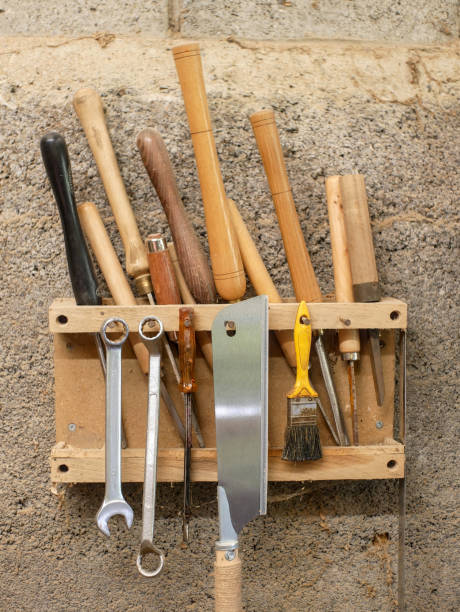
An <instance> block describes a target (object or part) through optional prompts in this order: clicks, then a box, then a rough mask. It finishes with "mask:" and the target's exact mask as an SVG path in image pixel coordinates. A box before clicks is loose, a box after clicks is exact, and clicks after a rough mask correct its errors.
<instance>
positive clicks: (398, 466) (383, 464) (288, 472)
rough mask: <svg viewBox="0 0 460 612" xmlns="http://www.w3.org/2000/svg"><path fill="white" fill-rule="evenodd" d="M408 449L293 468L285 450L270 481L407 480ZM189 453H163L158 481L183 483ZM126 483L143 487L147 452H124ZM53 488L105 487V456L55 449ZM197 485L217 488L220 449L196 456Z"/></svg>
mask: <svg viewBox="0 0 460 612" xmlns="http://www.w3.org/2000/svg"><path fill="white" fill-rule="evenodd" d="M404 459H405V457H404V446H403V445H402V444H398V443H396V442H395V443H394V444H391V445H386V446H383V445H382V446H381V445H379V446H359V447H335V446H334V447H332V446H325V447H323V459H321V460H320V461H313V462H305V463H290V462H287V461H283V460H282V459H281V449H270V450H269V461H268V464H269V469H268V478H269V480H270V481H297V480H361V479H385V478H403V477H404ZM183 470H184V464H183V451H182V450H181V449H160V450H159V452H158V473H157V474H158V481H159V482H180V481H182V477H183ZM122 472H123V481H124V482H142V481H143V474H144V449H138V448H134V449H132V448H130V449H126V450H124V451H123V452H122ZM51 478H52V481H53V482H72V483H76V482H104V478H105V476H104V450H103V449H76V448H58V447H55V448H53V450H52V453H51ZM192 480H193V481H195V482H198V481H201V482H216V481H217V461H216V451H215V449H193V450H192Z"/></svg>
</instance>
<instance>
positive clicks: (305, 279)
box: [250, 110, 349, 446]
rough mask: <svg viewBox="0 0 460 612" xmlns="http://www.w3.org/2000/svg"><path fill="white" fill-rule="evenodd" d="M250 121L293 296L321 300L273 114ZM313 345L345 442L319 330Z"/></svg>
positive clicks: (344, 442)
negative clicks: (269, 192) (276, 220)
mask: <svg viewBox="0 0 460 612" xmlns="http://www.w3.org/2000/svg"><path fill="white" fill-rule="evenodd" d="M250 121H251V124H252V129H253V131H254V136H255V138H256V141H257V146H258V147H259V151H260V156H261V158H262V162H263V165H264V168H265V174H266V175H267V179H268V185H269V187H270V191H271V194H272V198H273V203H274V205H275V210H276V215H277V217H278V223H279V226H280V230H281V236H282V238H283V243H284V249H285V251H286V258H287V262H288V265H289V271H290V273H291V279H292V285H293V287H294V293H295V296H296V299H297V301H298V302H301V301H305V302H321V300H322V296H321V290H320V288H319V284H318V281H317V280H316V275H315V272H314V270H313V266H312V264H311V260H310V256H309V254H308V251H307V246H306V244H305V239H304V237H303V233H302V228H301V227H300V222H299V218H298V216H297V211H296V208H295V204H294V198H293V196H292V191H291V186H290V184H289V179H288V175H287V171H286V165H285V163H284V157H283V151H282V149H281V143H280V139H279V134H278V130H277V127H276V123H275V114H274V112H273V111H272V110H262V111H259V112H257V113H254V114H253V115H251V117H250ZM315 349H316V352H317V353H318V359H319V362H320V366H321V371H322V374H323V379H324V383H325V385H326V389H327V393H328V396H329V401H330V403H331V410H332V414H333V416H334V422H335V426H336V428H337V436H338V439H339V441H340V445H341V446H347V445H348V444H349V441H348V437H347V433H346V429H345V426H344V422H343V415H342V411H341V410H340V406H339V403H338V400H337V393H336V390H335V387H334V382H333V379H332V375H331V372H330V368H329V363H328V359H327V356H326V350H325V348H324V344H323V340H322V333H321V332H320V333H318V334H316V339H315Z"/></svg>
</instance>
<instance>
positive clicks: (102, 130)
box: [73, 88, 155, 304]
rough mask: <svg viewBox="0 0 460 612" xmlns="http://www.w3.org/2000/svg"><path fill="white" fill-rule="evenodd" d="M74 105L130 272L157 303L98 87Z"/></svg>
mask: <svg viewBox="0 0 460 612" xmlns="http://www.w3.org/2000/svg"><path fill="white" fill-rule="evenodd" d="M73 105H74V108H75V112H76V113H77V115H78V118H79V119H80V123H81V125H82V127H83V130H84V132H85V134H86V138H87V139H88V143H89V146H90V148H91V151H92V152H93V156H94V159H95V160H96V165H97V168H98V170H99V174H100V177H101V179H102V183H103V185H104V189H105V192H106V194H107V198H108V200H109V203H110V206H111V208H112V211H113V216H114V217H115V222H116V224H117V227H118V231H119V232H120V236H121V240H122V242H123V247H124V249H125V255H126V271H127V272H128V274H129V275H130V276H132V277H133V278H134V283H135V285H136V290H137V292H138V293H139V294H140V295H146V296H147V298H148V300H149V302H150V303H151V304H154V303H155V302H154V299H153V295H152V284H151V282H150V275H149V266H148V263H147V255H146V252H145V247H144V243H143V242H142V238H141V235H140V233H139V229H138V227H137V223H136V219H135V217H134V213H133V210H132V208H131V204H130V202H129V198H128V194H127V193H126V189H125V186H124V183H123V179H122V178H121V174H120V169H119V167H118V163H117V159H116V157H115V152H114V150H113V146H112V141H111V140H110V135H109V132H108V129H107V124H106V122H105V117H104V109H103V107H102V100H101V97H100V95H99V94H98V93H97V91H95V90H94V89H91V88H85V89H80V90H79V91H77V93H76V94H75V96H74V99H73Z"/></svg>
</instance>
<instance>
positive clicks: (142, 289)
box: [134, 274, 153, 295]
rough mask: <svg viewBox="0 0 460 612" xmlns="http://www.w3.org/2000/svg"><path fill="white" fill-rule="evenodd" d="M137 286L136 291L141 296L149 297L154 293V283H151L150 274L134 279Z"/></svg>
mask: <svg viewBox="0 0 460 612" xmlns="http://www.w3.org/2000/svg"><path fill="white" fill-rule="evenodd" d="M134 284H135V285H136V291H137V292H138V293H139V295H147V294H148V293H151V292H152V291H153V289H152V282H151V281H150V274H141V275H140V276H137V277H136V278H135V279H134Z"/></svg>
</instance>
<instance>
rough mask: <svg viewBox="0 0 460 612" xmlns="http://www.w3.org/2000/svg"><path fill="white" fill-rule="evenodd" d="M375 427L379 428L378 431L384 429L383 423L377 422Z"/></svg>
mask: <svg viewBox="0 0 460 612" xmlns="http://www.w3.org/2000/svg"><path fill="white" fill-rule="evenodd" d="M375 426H376V427H377V429H382V427H383V423H382V421H377V423H376V424H375Z"/></svg>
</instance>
